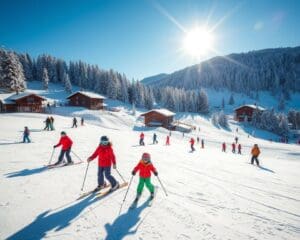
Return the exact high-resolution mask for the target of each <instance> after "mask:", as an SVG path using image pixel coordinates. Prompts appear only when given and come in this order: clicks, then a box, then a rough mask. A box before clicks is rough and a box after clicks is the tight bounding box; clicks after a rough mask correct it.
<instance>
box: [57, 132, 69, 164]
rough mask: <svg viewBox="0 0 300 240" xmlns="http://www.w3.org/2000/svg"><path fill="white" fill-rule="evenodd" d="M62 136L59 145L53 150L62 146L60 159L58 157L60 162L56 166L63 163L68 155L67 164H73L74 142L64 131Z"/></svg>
mask: <svg viewBox="0 0 300 240" xmlns="http://www.w3.org/2000/svg"><path fill="white" fill-rule="evenodd" d="M60 135H61V137H60V140H59V142H58V144H56V145H54V146H53V148H57V147H59V146H60V145H61V146H62V147H61V151H60V154H59V157H58V161H57V162H56V163H55V164H54V165H58V164H60V163H62V161H63V159H64V156H65V155H66V158H67V161H68V163H67V164H73V161H72V158H71V156H70V153H71V148H72V145H73V141H72V140H71V138H69V137H68V136H67V134H66V132H64V131H62V132H61V133H60Z"/></svg>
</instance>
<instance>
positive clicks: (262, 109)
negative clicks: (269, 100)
mask: <svg viewBox="0 0 300 240" xmlns="http://www.w3.org/2000/svg"><path fill="white" fill-rule="evenodd" d="M243 107H250V108H253V109H258V110H259V111H265V110H266V109H265V108H263V107H260V106H258V105H254V104H246V105H242V106H239V107H238V108H236V109H234V110H237V109H240V108H243Z"/></svg>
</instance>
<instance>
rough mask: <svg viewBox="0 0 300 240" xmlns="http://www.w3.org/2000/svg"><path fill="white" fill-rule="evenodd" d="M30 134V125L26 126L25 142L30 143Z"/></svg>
mask: <svg viewBox="0 0 300 240" xmlns="http://www.w3.org/2000/svg"><path fill="white" fill-rule="evenodd" d="M29 135H30V131H29V129H28V127H24V132H23V143H25V142H28V143H30V142H31V141H30V138H29Z"/></svg>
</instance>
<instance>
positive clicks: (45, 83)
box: [42, 68, 49, 90]
mask: <svg viewBox="0 0 300 240" xmlns="http://www.w3.org/2000/svg"><path fill="white" fill-rule="evenodd" d="M42 82H43V89H44V90H48V88H49V76H48V70H47V69H46V68H44V69H43V76H42Z"/></svg>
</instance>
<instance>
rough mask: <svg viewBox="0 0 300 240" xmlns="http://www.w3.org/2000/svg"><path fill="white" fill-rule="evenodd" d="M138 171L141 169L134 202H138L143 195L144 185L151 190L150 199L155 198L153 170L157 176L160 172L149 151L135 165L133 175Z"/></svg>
mask: <svg viewBox="0 0 300 240" xmlns="http://www.w3.org/2000/svg"><path fill="white" fill-rule="evenodd" d="M138 171H140V180H139V184H138V187H137V194H136V198H135V200H134V204H136V203H137V202H138V200H139V198H140V197H141V195H142V192H143V189H144V185H146V187H147V188H148V190H149V192H150V199H153V198H154V186H153V184H152V183H151V172H152V173H153V174H154V175H155V176H157V175H158V173H157V171H156V169H155V167H154V166H153V164H152V163H151V156H150V154H149V153H143V155H142V160H141V161H140V162H139V163H138V164H137V165H136V166H135V168H134V169H133V171H132V175H133V176H134V175H135V174H136V173H137V172H138Z"/></svg>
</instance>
